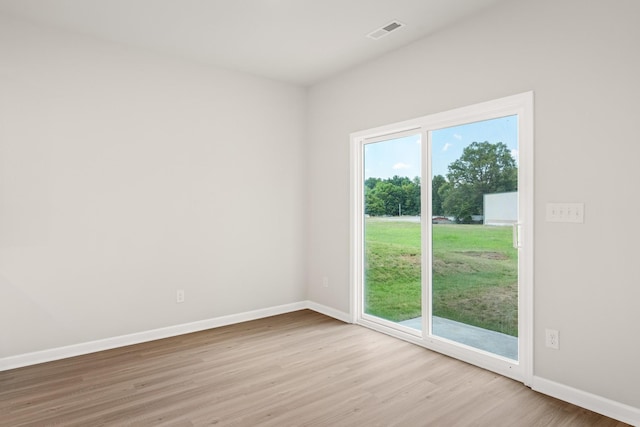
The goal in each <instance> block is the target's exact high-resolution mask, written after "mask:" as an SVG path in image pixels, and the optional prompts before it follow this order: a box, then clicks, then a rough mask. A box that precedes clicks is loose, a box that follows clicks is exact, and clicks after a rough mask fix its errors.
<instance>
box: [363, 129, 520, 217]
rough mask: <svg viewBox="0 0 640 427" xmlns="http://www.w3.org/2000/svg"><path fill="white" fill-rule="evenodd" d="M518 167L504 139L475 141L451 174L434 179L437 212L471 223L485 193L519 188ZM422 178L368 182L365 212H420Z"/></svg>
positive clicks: (397, 178) (450, 166) (369, 213)
mask: <svg viewBox="0 0 640 427" xmlns="http://www.w3.org/2000/svg"><path fill="white" fill-rule="evenodd" d="M517 189H518V167H517V165H516V161H515V159H514V158H513V156H512V155H511V152H510V151H509V148H508V147H507V146H506V145H505V144H504V143H502V142H498V143H493V144H492V143H489V142H487V141H485V142H473V143H471V144H469V145H468V146H467V147H465V148H464V150H463V152H462V155H461V156H460V158H459V159H457V160H456V161H454V162H452V163H451V164H449V166H448V173H447V176H446V177H444V176H442V175H436V176H434V177H433V179H432V180H431V198H432V211H433V215H438V216H452V217H454V218H455V220H456V222H458V223H465V224H468V223H471V222H472V216H474V215H482V214H483V210H484V206H483V203H484V195H485V194H493V193H504V192H509V191H517ZM420 191H421V187H420V178H419V177H415V178H413V179H410V178H408V177H400V176H397V175H396V176H394V177H392V178H387V179H381V178H368V179H366V180H365V182H364V205H365V214H367V215H371V216H397V215H420Z"/></svg>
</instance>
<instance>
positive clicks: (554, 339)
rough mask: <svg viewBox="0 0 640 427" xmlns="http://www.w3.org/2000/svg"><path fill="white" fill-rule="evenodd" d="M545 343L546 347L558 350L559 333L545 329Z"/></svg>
mask: <svg viewBox="0 0 640 427" xmlns="http://www.w3.org/2000/svg"><path fill="white" fill-rule="evenodd" d="M545 338H546V339H545V343H546V345H547V347H549V348H553V349H555V350H558V349H559V348H560V333H559V332H558V331H557V330H555V329H545Z"/></svg>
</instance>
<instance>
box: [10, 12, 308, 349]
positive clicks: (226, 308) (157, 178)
mask: <svg viewBox="0 0 640 427" xmlns="http://www.w3.org/2000/svg"><path fill="white" fill-rule="evenodd" d="M305 101H306V93H305V91H304V90H303V89H300V88H296V87H293V86H287V85H283V84H280V83H276V82H272V81H269V80H265V79H261V78H255V77H252V76H247V75H243V74H239V73H235V72H230V71H225V70H222V69H216V68H213V67H205V66H198V65H197V64H189V63H186V62H181V61H180V60H177V59H176V60H174V59H172V58H164V57H160V56H155V55H153V54H151V53H145V52H143V51H136V50H129V49H127V48H124V47H121V46H119V45H115V44H108V43H102V42H99V41H96V40H93V39H90V38H84V37H82V36H78V35H75V34H67V33H63V32H57V31H54V30H51V29H46V28H44V27H37V26H30V25H27V24H22V23H18V22H15V21H13V20H9V19H6V18H2V17H0V358H2V357H7V356H12V355H20V354H24V353H28V352H33V351H38V350H45V349H51V348H55V347H60V346H65V345H71V344H76V343H84V342H87V341H91V340H98V339H102V338H107V337H115V336H119V335H123V334H130V333H135V332H138V331H146V330H150V329H154V328H160V327H164V326H170V325H177V324H181V323H186V322H191V321H196V320H201V319H209V318H214V317H217V316H222V315H226V314H232V313H240V312H245V311H250V310H255V309H260V308H265V307H273V306H277V305H280V304H287V303H292V302H298V301H303V300H304V299H305V297H306V289H305V286H304V280H305V275H304V271H305V257H304V250H305V231H306V225H305V216H306V210H305V188H304V185H305V172H304V161H305V158H306V154H305V148H304V138H305V108H306V107H305V106H306V103H305ZM178 288H182V289H184V290H185V292H186V302H185V303H183V304H176V301H175V298H176V296H175V295H176V289H178Z"/></svg>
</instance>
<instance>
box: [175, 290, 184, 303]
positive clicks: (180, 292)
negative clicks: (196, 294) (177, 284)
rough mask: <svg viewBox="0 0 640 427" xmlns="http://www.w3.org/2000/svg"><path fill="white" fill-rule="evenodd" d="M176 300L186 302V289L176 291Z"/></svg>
mask: <svg viewBox="0 0 640 427" xmlns="http://www.w3.org/2000/svg"><path fill="white" fill-rule="evenodd" d="M176 302H177V303H181V302H184V289H178V290H177V291H176Z"/></svg>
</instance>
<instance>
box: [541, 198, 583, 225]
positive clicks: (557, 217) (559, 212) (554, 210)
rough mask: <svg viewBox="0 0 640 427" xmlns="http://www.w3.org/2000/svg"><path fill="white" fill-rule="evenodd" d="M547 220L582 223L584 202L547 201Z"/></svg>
mask: <svg viewBox="0 0 640 427" xmlns="http://www.w3.org/2000/svg"><path fill="white" fill-rule="evenodd" d="M547 222H574V223H580V224H582V223H584V203H547Z"/></svg>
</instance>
